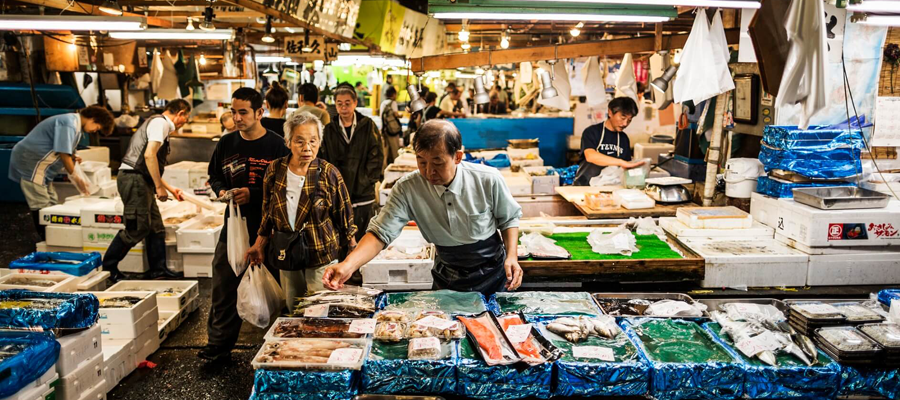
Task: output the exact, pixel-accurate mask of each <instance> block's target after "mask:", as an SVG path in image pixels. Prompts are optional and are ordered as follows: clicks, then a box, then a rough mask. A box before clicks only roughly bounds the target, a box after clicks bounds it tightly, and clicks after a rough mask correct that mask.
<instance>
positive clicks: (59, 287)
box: [0, 272, 78, 293]
mask: <svg viewBox="0 0 900 400" xmlns="http://www.w3.org/2000/svg"><path fill="white" fill-rule="evenodd" d="M38 280H41V281H45V282H46V283H47V284H49V283H50V282H55V283H54V284H53V285H52V286H46V285H40V286H39V285H35V284H28V281H32V282H34V281H38ZM8 289H25V290H30V291H32V292H64V293H70V292H74V291H76V290H77V289H78V281H76V279H75V277H74V276H70V275H43V274H38V273H21V272H13V273H11V274H9V275H6V276H3V277H0V290H8Z"/></svg>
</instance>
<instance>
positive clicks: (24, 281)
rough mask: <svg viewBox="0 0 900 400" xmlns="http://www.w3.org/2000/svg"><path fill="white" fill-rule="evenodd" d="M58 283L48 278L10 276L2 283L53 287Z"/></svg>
mask: <svg viewBox="0 0 900 400" xmlns="http://www.w3.org/2000/svg"><path fill="white" fill-rule="evenodd" d="M58 283H59V281H54V280H50V279H33V278H10V279H7V280H6V282H3V284H4V285H14V286H37V287H53V286H55V285H56V284H58Z"/></svg>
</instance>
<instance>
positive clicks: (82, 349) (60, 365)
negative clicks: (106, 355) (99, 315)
mask: <svg viewBox="0 0 900 400" xmlns="http://www.w3.org/2000/svg"><path fill="white" fill-rule="evenodd" d="M57 341H58V342H59V346H60V349H59V359H58V360H57V361H56V372H58V373H59V376H67V375H69V374H71V373H72V372H75V370H76V369H77V368H78V365H79V364H81V363H83V362H85V361H87V360H90V359H92V358H94V356H96V355H97V354H101V353H102V352H103V348H102V345H101V342H100V324H94V326H92V327H90V328H88V329H85V330H83V331H81V332H78V333H76V334H71V335H66V336H63V337H60V338H59V339H57Z"/></svg>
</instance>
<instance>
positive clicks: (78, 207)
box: [38, 197, 106, 226]
mask: <svg viewBox="0 0 900 400" xmlns="http://www.w3.org/2000/svg"><path fill="white" fill-rule="evenodd" d="M98 201H106V200H102V199H98V198H95V197H75V198H68V199H66V202H65V203H63V204H57V205H55V206H50V207H44V208H42V209H41V210H40V211H39V212H38V215H39V216H40V219H41V225H64V226H65V225H68V226H73V225H81V211H82V209H83V208H85V207H88V206H90V205H91V204H94V203H96V202H98Z"/></svg>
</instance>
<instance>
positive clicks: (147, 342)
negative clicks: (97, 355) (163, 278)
mask: <svg viewBox="0 0 900 400" xmlns="http://www.w3.org/2000/svg"><path fill="white" fill-rule="evenodd" d="M93 294H94V295H95V296H97V298H99V299H101V301H102V299H105V298H110V297H126V296H128V297H139V298H141V300H140V301H139V302H137V303H136V304H134V305H133V306H132V307H130V308H103V307H102V306H101V307H100V332H101V338H102V343H103V347H109V348H110V349H109V351H108V352H107V353H106V354H107V356H109V357H111V358H116V357H117V353H118V352H120V351H128V350H127V349H128V348H129V346H130V349H131V350H130V354H131V357H129V356H128V354H123V355H121V356H120V357H125V360H124V361H126V363H125V365H124V367H125V368H124V370H122V371H121V372H122V374H121V376H116V374H115V372H114V371H118V370H119V367H120V366H121V365H119V364H113V365H111V366H110V368H109V369H108V370H107V374H111V376H112V382H116V383H117V382H118V380H121V378H124V377H125V376H127V375H128V374H130V373H131V371H133V370H134V369H135V368H137V366H138V364H140V363H141V362H143V361H144V360H146V359H147V357H148V356H150V355H151V354H153V353H155V352H156V350H158V349H159V333H158V331H157V329H156V325H157V322H158V321H159V308H158V307H157V303H156V292H110V291H106V292H94V293H93ZM121 361H122V360H121V359H116V360H113V362H114V363H118V362H121ZM108 376H110V375H108ZM116 378H118V380H116Z"/></svg>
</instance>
